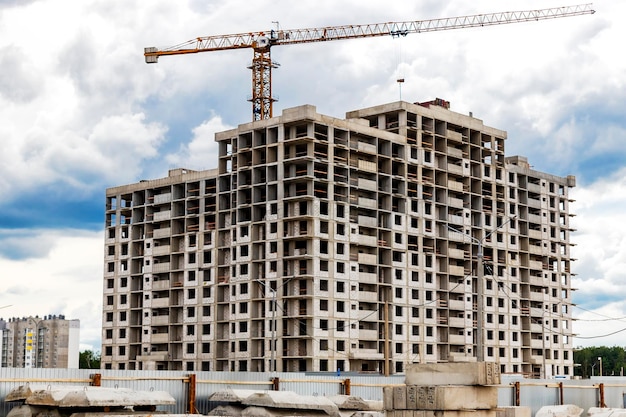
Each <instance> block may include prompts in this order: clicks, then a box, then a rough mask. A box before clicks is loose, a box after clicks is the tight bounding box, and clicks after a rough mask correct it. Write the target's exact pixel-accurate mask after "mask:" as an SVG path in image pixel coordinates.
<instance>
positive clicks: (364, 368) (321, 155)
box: [102, 100, 575, 377]
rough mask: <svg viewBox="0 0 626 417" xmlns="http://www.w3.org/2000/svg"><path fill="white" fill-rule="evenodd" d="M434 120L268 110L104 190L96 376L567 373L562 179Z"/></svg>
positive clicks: (401, 110)
mask: <svg viewBox="0 0 626 417" xmlns="http://www.w3.org/2000/svg"><path fill="white" fill-rule="evenodd" d="M448 107H449V104H448V103H447V102H445V101H443V100H435V101H433V102H428V103H421V104H417V103H416V104H412V103H407V102H396V103H391V104H386V105H381V106H376V107H372V108H367V109H362V110H358V111H353V112H349V113H348V114H347V117H346V119H345V120H344V119H337V118H333V117H329V116H324V115H321V114H318V113H317V112H316V109H315V108H314V107H313V106H301V107H297V108H293V109H287V110H284V111H283V113H282V115H281V116H279V117H274V118H272V119H268V120H261V121H257V122H252V123H247V124H242V125H240V126H239V127H238V128H237V129H233V130H229V131H226V132H221V133H218V134H217V135H216V140H217V141H218V143H219V160H218V168H217V170H210V171H200V172H196V171H188V170H182V169H179V170H173V171H170V175H169V176H168V177H167V178H163V179H158V180H149V181H142V182H139V183H136V184H131V185H126V186H120V187H115V188H111V189H109V190H107V197H106V198H107V207H106V240H105V254H104V255H105V276H104V311H103V349H102V364H103V367H104V368H113V369H170V370H180V369H182V370H190V371H191V370H211V371H214V370H215V371H220V370H221V371H274V370H276V371H322V372H323V371H333V372H335V371H337V370H342V371H358V372H381V373H399V372H403V371H404V369H405V367H406V365H407V364H410V363H424V362H441V361H452V360H470V361H471V360H476V357H478V358H482V359H484V360H485V361H495V362H498V363H500V367H501V371H502V372H505V373H523V374H526V375H529V376H533V377H551V376H557V375H565V376H569V375H573V355H572V329H571V320H572V319H571V307H570V306H571V287H570V277H571V262H572V259H571V258H570V242H569V239H570V232H571V228H570V226H569V217H570V212H569V204H570V200H569V198H568V191H569V189H570V188H571V187H573V186H574V185H575V179H574V178H573V177H571V176H570V177H566V178H563V177H558V176H554V175H550V174H546V173H542V172H538V171H535V170H533V169H531V168H530V167H529V165H528V162H527V160H526V159H525V158H523V157H509V158H507V157H505V147H504V145H505V139H506V132H505V131H502V130H498V129H494V128H491V127H488V126H485V125H484V124H483V122H482V121H481V120H480V119H477V118H474V117H472V116H471V115H470V116H467V115H462V114H458V113H455V112H452V111H450V110H449V108H448ZM479 249H482V251H481V252H482V253H480V255H482V256H479ZM479 261H480V262H479ZM480 264H482V265H483V268H482V274H481V273H479V272H481V271H478V269H479V268H478V265H480ZM478 276H482V279H481V281H482V282H479V281H478ZM479 285H480V286H481V287H480V288H479ZM479 289H480V290H482V291H479ZM479 300H483V302H482V303H480V302H479ZM479 333H480V334H479ZM477 347H479V348H480V349H481V352H477Z"/></svg>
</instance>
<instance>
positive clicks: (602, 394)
mask: <svg viewBox="0 0 626 417" xmlns="http://www.w3.org/2000/svg"><path fill="white" fill-rule="evenodd" d="M598 389H599V391H600V408H606V404H605V403H604V384H599V385H598Z"/></svg>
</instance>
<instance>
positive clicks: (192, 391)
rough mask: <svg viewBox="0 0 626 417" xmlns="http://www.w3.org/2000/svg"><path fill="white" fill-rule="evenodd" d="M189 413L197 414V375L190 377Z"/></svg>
mask: <svg viewBox="0 0 626 417" xmlns="http://www.w3.org/2000/svg"><path fill="white" fill-rule="evenodd" d="M188 384H189V391H188V398H187V400H188V402H187V413H189V414H196V374H190V375H189V382H188Z"/></svg>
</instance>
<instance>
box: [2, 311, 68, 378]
mask: <svg viewBox="0 0 626 417" xmlns="http://www.w3.org/2000/svg"><path fill="white" fill-rule="evenodd" d="M79 334H80V321H79V320H76V319H75V320H66V319H65V316H64V315H62V314H61V315H52V314H50V315H47V316H43V317H39V316H35V317H32V316H30V317H12V318H9V319H8V320H4V319H1V318H0V368H78V360H79Z"/></svg>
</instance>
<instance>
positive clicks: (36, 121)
mask: <svg viewBox="0 0 626 417" xmlns="http://www.w3.org/2000/svg"><path fill="white" fill-rule="evenodd" d="M572 4H576V3H574V2H569V3H566V2H564V1H559V2H553V1H546V0H514V1H508V2H502V1H498V0H476V1H473V2H465V1H461V0H436V1H435V0H424V1H413V2H407V1H405V0H395V1H394V0H391V1H389V0H387V1H379V0H342V1H336V0H334V1H331V0H301V1H298V2H294V1H286V0H273V1H268V0H257V1H256V2H250V1H245V0H228V1H224V0H220V1H215V0H186V1H179V0H177V1H172V0H169V1H166V0H150V1H139V0H124V1H121V0H80V1H77V0H74V1H69V2H68V1H67V0H0V140H1V143H2V150H1V151H0V284H1V286H0V288H1V290H0V316H2V317H4V318H7V317H16V316H23V315H29V314H33V315H35V314H38V315H40V316H43V315H46V314H65V315H66V316H67V317H68V318H78V319H80V320H81V323H82V329H81V342H82V344H81V346H82V347H83V348H92V349H95V350H99V349H100V322H101V317H100V313H101V288H102V255H103V233H102V229H103V222H104V214H103V208H104V195H105V189H106V188H107V187H112V186H116V185H122V184H127V183H133V182H137V181H139V180H141V179H151V178H159V177H163V176H166V175H167V170H168V169H170V168H174V167H181V166H182V167H187V168H192V169H208V168H214V167H215V166H216V147H215V146H214V143H213V134H214V132H216V131H220V130H225V129H227V128H230V127H234V126H236V125H237V124H239V123H245V122H248V121H250V120H251V108H250V104H249V103H248V102H247V101H246V99H247V97H248V96H249V95H250V94H251V92H250V84H251V82H250V72H249V70H248V69H247V65H248V64H249V63H250V61H251V59H252V52H251V51H250V50H241V51H226V52H213V53H205V54H197V55H187V56H178V57H165V58H161V59H160V61H159V63H158V64H156V65H146V64H145V63H144V58H143V48H144V47H146V46H156V47H167V46H171V45H175V44H178V43H181V42H184V41H186V40H189V39H194V38H196V37H197V36H206V35H217V34H230V33H240V32H248V31H262V30H269V29H271V28H274V27H276V25H277V23H273V22H279V23H278V25H280V27H282V28H284V29H291V28H304V27H319V26H330V25H342V24H363V23H377V22H386V21H405V20H422V19H433V18H439V17H451V16H459V15H466V14H478V13H490V12H498V11H506V10H525V9H536V8H546V7H557V6H563V5H572ZM594 9H596V11H597V12H596V14H594V15H591V16H589V15H587V16H579V17H570V18H565V19H556V20H549V21H543V22H533V23H523V24H515V25H505V26H498V27H490V28H477V29H462V30H456V31H446V32H437V33H428V34H413V35H409V36H407V37H406V38H401V39H392V38H391V37H383V38H375V39H360V40H350V41H341V42H330V43H318V44H307V45H297V46H283V47H276V48H274V49H273V50H272V57H273V59H274V60H275V61H277V62H278V63H280V64H281V67H280V68H279V69H277V70H276V71H275V72H274V84H273V88H274V93H275V95H277V96H278V98H279V102H278V103H277V104H276V107H275V113H276V114H279V113H280V112H281V111H282V109H284V108H288V107H293V106H297V105H302V104H313V105H316V106H317V109H318V111H319V112H321V113H325V114H328V115H331V116H336V117H343V116H344V115H345V112H346V111H349V110H354V109H358V108H362V107H365V106H370V105H376V104H382V103H386V102H391V101H396V100H398V99H399V98H400V97H401V98H402V99H403V100H407V101H426V100H430V99H432V98H435V97H442V98H444V99H447V100H449V101H450V102H451V103H452V107H451V108H452V110H454V111H458V112H460V113H468V112H470V111H471V112H473V114H474V116H475V117H478V118H481V119H483V120H484V121H485V123H486V124H488V125H490V126H494V127H497V128H500V129H504V130H507V131H508V134H509V135H508V136H509V138H508V141H507V144H506V154H507V155H514V154H522V155H526V156H528V158H529V160H530V163H531V164H532V165H533V167H534V168H535V169H537V170H540V171H547V172H550V173H553V174H557V175H561V176H565V175H569V174H573V175H576V177H577V180H578V186H577V187H576V188H575V189H574V190H573V193H572V194H573V198H575V199H576V200H577V201H576V203H575V204H574V205H573V210H574V211H575V212H576V214H577V216H576V217H575V219H574V222H575V227H576V228H577V229H578V231H577V233H576V234H575V235H574V238H573V240H574V241H575V243H576V244H577V246H576V247H575V248H574V249H575V256H576V257H577V258H578V262H576V264H575V268H574V269H575V272H577V274H578V275H577V276H576V279H575V281H574V286H575V287H577V288H578V291H576V292H575V294H574V301H575V302H576V303H577V304H578V306H577V307H575V308H574V310H573V311H574V315H575V317H577V318H578V319H579V321H578V322H577V323H576V324H575V327H574V330H575V331H576V332H577V333H578V334H579V335H580V336H581V337H580V338H577V339H576V342H575V344H576V345H577V346H590V345H610V346H612V345H622V346H623V345H626V331H624V330H623V329H624V328H626V302H625V301H624V300H626V221H625V220H626V208H625V207H626V146H624V144H625V142H626V115H625V110H626V86H625V80H626V54H624V53H623V45H622V43H623V40H624V39H626V25H624V18H626V2H617V1H614V0H599V1H596V2H595V3H594ZM398 78H404V79H405V83H404V84H403V86H402V91H401V93H400V90H399V88H398V85H397V83H396V79H398ZM622 318H623V320H620V319H622ZM605 335H607V336H605ZM583 337H584V338H583Z"/></svg>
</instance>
